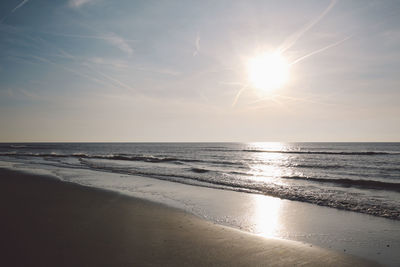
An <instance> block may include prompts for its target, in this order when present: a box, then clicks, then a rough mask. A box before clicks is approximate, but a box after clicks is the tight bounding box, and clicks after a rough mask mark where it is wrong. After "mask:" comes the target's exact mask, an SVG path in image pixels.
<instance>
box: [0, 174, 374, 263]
mask: <svg viewBox="0 0 400 267" xmlns="http://www.w3.org/2000/svg"><path fill="white" fill-rule="evenodd" d="M0 211H1V221H0V231H1V232H0V235H1V239H0V240H1V241H0V251H1V257H0V264H1V265H2V266H376V264H375V263H373V262H369V261H366V260H362V259H359V258H355V257H352V256H350V255H346V254H342V253H338V252H334V251H330V250H326V249H322V248H318V247H315V246H310V245H305V244H302V243H298V242H293V241H286V240H279V239H267V238H263V237H260V236H256V235H252V234H249V233H246V232H241V231H239V230H235V229H232V228H229V227H225V226H220V225H216V224H213V223H211V222H208V221H205V220H202V219H200V218H197V217H195V216H193V215H191V214H188V213H185V212H183V211H180V210H177V209H173V208H169V207H167V206H164V205H161V204H157V203H152V202H148V201H145V200H141V199H137V198H132V197H127V196H124V195H121V194H118V193H114V192H108V191H102V190H98V189H93V188H88V187H83V186H79V185H76V184H70V183H65V182H61V181H58V180H56V179H54V178H51V177H46V176H37V175H31V174H25V173H21V172H15V171H9V170H4V169H0Z"/></svg>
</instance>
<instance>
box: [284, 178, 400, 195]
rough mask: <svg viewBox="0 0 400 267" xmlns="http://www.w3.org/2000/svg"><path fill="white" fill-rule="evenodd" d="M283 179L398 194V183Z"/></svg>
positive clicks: (399, 184) (343, 179)
mask: <svg viewBox="0 0 400 267" xmlns="http://www.w3.org/2000/svg"><path fill="white" fill-rule="evenodd" d="M281 178H283V179H290V180H304V181H310V182H318V183H331V184H337V185H340V186H344V187H360V188H364V189H377V190H382V189H383V190H389V191H395V192H400V183H391V182H382V181H375V180H360V179H358V180H353V179H345V178H341V179H329V178H314V177H303V176H283V177H281Z"/></svg>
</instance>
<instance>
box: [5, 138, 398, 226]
mask: <svg viewBox="0 0 400 267" xmlns="http://www.w3.org/2000/svg"><path fill="white" fill-rule="evenodd" d="M0 160H1V161H7V162H13V163H17V164H18V163H22V164H30V165H31V166H35V165H37V166H39V165H40V166H47V167H49V168H59V169H60V168H61V169H70V168H73V169H87V170H96V171H100V172H108V173H116V174H121V175H125V176H124V177H126V178H124V179H130V178H129V177H130V176H129V175H132V179H134V177H137V176H141V177H143V178H146V177H147V178H155V179H159V180H166V181H170V182H175V183H182V184H189V185H194V186H199V187H210V188H218V189H223V190H233V191H240V192H244V193H249V194H251V193H257V194H264V195H268V196H274V197H279V198H282V199H289V200H296V201H301V202H307V203H311V204H315V205H320V206H326V207H332V208H336V209H341V210H348V211H354V212H359V213H365V214H369V215H373V216H378V217H384V218H389V219H393V220H400V143H26V144H22V143H16V144H11V143H2V144H0ZM93 179H95V178H93ZM86 183H89V185H90V181H89V182H87V181H86ZM93 184H96V185H97V184H98V183H95V181H93ZM131 190H134V188H132V189H131Z"/></svg>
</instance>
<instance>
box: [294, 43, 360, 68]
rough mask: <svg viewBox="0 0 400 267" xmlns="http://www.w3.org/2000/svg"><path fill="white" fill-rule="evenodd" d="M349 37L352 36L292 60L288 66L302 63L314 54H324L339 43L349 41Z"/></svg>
mask: <svg viewBox="0 0 400 267" xmlns="http://www.w3.org/2000/svg"><path fill="white" fill-rule="evenodd" d="M351 37H352V36H348V37H346V38H344V39H343V40H340V41H338V42H336V43H333V44H330V45H328V46H325V47H323V48H320V49H318V50H315V51H314V52H311V53H309V54H307V55H305V56H302V57H300V58H298V59H296V60H294V61H293V62H291V63H290V64H289V65H290V66H293V65H294V64H297V63H299V62H300V61H303V60H304V59H306V58H309V57H311V56H313V55H315V54H319V53H321V52H324V51H325V50H328V49H329V48H332V47H335V46H338V45H340V44H341V43H343V42H345V41H347V40H349V39H350V38H351Z"/></svg>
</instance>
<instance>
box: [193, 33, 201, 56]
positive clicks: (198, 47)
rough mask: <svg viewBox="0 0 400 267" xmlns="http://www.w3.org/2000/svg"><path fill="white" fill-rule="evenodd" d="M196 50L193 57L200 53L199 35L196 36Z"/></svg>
mask: <svg viewBox="0 0 400 267" xmlns="http://www.w3.org/2000/svg"><path fill="white" fill-rule="evenodd" d="M195 46H196V50H195V51H194V52H193V56H194V57H195V56H197V54H198V53H199V52H200V35H199V34H197V36H196V42H195Z"/></svg>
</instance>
